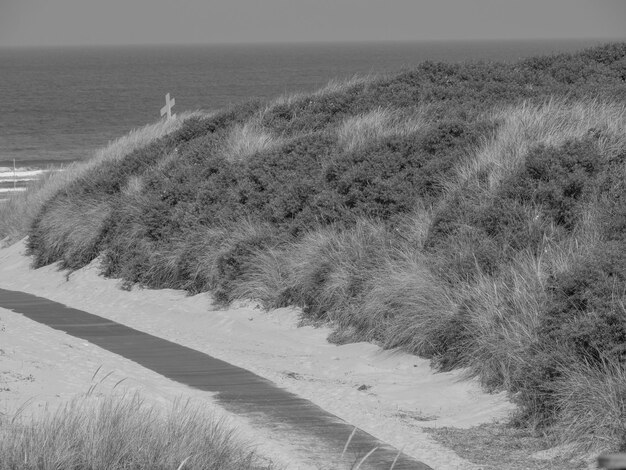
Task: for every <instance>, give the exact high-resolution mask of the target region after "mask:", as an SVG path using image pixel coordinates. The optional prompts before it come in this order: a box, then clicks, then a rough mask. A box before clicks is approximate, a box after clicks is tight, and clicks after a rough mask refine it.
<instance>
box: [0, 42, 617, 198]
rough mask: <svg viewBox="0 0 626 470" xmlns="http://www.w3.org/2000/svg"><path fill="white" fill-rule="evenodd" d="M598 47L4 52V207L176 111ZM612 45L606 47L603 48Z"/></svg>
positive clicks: (0, 104) (0, 181)
mask: <svg viewBox="0 0 626 470" xmlns="http://www.w3.org/2000/svg"><path fill="white" fill-rule="evenodd" d="M601 42H603V41H599V40H569V41H565V40H562V41H480V42H478V41H477V42H404V43H393V42H388V43H316V44H237V45H189V46H126V47H89V48H81V47H71V48H70V47H66V48H52V47H48V48H40V49H33V48H13V49H2V48H0V200H2V198H3V196H4V197H5V198H6V196H7V194H9V193H11V192H13V191H20V190H24V189H25V188H26V187H27V186H28V184H30V182H31V181H33V180H35V179H37V178H38V177H40V175H42V174H43V173H45V172H46V171H57V170H60V169H61V170H62V169H63V168H64V167H65V166H67V165H68V164H69V163H70V162H73V161H76V160H84V159H88V158H90V157H91V156H92V155H93V154H94V151H95V150H96V149H98V148H100V147H103V146H106V145H107V143H108V142H110V141H112V140H114V139H116V138H117V137H120V136H122V135H124V134H126V133H127V132H129V131H130V130H132V129H135V128H138V127H142V126H144V125H145V124H148V123H152V122H155V121H157V120H158V119H160V118H161V117H160V110H161V108H162V107H163V106H164V104H165V95H166V93H169V94H170V96H171V97H172V98H174V99H175V101H176V104H175V106H174V108H173V112H181V111H184V110H196V109H204V110H215V109H219V108H223V107H225V106H228V105H230V104H236V103H239V102H242V101H245V100H249V99H253V98H258V99H271V98H274V97H277V96H279V95H282V94H285V93H291V92H296V91H313V90H315V89H318V88H321V87H323V86H324V85H326V84H327V83H328V82H329V81H330V80H333V79H335V80H342V79H348V78H351V77H354V76H363V75H370V74H387V73H393V72H398V71H401V70H405V69H410V68H412V67H415V66H416V65H418V64H419V63H420V62H423V61H425V60H432V61H445V62H458V61H468V60H470V61H473V60H484V61H515V60H518V59H520V58H523V57H529V56H534V55H544V54H550V53H554V52H570V51H575V50H579V49H583V48H585V47H590V46H593V45H596V44H599V43H601ZM604 42H606V41H604Z"/></svg>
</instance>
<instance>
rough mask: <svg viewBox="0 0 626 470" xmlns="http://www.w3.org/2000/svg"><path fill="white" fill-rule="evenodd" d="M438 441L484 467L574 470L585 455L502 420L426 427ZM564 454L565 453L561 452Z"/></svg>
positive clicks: (582, 465)
mask: <svg viewBox="0 0 626 470" xmlns="http://www.w3.org/2000/svg"><path fill="white" fill-rule="evenodd" d="M426 431H428V433H429V434H430V436H431V437H432V438H433V439H434V440H436V441H437V442H439V443H441V444H443V445H444V446H446V447H448V448H450V449H452V450H453V451H454V452H456V453H457V454H458V455H459V456H460V457H462V458H464V459H467V460H469V461H470V462H472V463H474V464H476V465H477V466H479V468H481V469H483V470H501V469H507V470H575V469H580V470H582V469H586V468H590V467H589V466H588V461H587V459H584V460H583V459H581V458H573V459H572V458H571V456H570V455H568V452H567V450H568V449H565V450H566V452H564V453H563V452H560V449H558V448H552V445H553V444H554V443H553V442H551V441H549V440H548V439H547V438H546V437H545V436H544V435H537V434H533V433H531V432H529V431H528V430H525V429H518V428H513V427H509V426H505V425H501V424H484V425H482V426H477V427H473V428H470V429H456V428H445V427H444V428H426ZM562 454H565V455H562Z"/></svg>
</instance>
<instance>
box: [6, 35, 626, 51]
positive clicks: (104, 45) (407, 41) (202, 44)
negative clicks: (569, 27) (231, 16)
mask: <svg viewBox="0 0 626 470" xmlns="http://www.w3.org/2000/svg"><path fill="white" fill-rule="evenodd" d="M493 42H505V43H532V42H537V43H539V42H603V43H613V42H626V36H623V37H554V38H550V37H545V38H472V39H459V38H451V39H383V40H375V39H363V40H323V39H322V40H314V41H298V40H296V41H223V42H222V41H217V42H180V43H178V42H163V43H160V42H137V43H101V44H64V43H60V44H18V45H15V44H11V45H3V44H0V49H4V50H7V49H90V48H94V49H96V48H124V47H146V48H149V47H211V46H314V45H324V44H328V45H330V44H342V45H358V44H418V43H422V44H448V43H457V44H458V43H493Z"/></svg>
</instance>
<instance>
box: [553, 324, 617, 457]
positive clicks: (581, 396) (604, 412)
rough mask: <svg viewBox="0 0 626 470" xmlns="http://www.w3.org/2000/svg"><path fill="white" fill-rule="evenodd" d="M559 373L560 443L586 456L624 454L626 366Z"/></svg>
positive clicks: (608, 364) (606, 364)
mask: <svg viewBox="0 0 626 470" xmlns="http://www.w3.org/2000/svg"><path fill="white" fill-rule="evenodd" d="M624 313H626V312H624ZM562 372H563V375H562V377H561V378H560V379H559V380H558V382H557V384H556V386H555V393H556V400H557V406H558V410H559V434H560V440H561V441H564V442H574V443H576V444H577V446H578V448H580V449H582V450H584V451H587V452H589V451H601V450H604V449H607V448H609V449H614V450H617V451H621V452H626V366H625V365H624V364H623V363H622V364H620V363H618V362H616V361H614V360H610V359H605V360H603V361H602V362H601V364H600V365H599V366H598V365H596V364H592V363H589V362H582V363H579V364H578V365H577V367H575V368H571V367H569V368H566V369H564V370H563V371H562ZM583 436H584V437H585V438H584V439H581V437H583Z"/></svg>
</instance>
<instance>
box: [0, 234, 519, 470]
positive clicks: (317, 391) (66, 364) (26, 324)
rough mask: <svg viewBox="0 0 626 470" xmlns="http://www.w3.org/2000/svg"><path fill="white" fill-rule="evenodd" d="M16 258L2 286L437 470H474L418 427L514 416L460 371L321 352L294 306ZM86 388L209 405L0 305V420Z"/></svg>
mask: <svg viewBox="0 0 626 470" xmlns="http://www.w3.org/2000/svg"><path fill="white" fill-rule="evenodd" d="M24 251H25V248H24V242H23V241H22V242H19V243H16V244H14V245H12V246H10V247H7V248H2V249H0V287H2V288H6V289H12V290H21V291H24V292H28V293H31V294H35V295H39V296H42V297H47V298H49V299H51V300H55V301H57V302H61V303H64V304H66V305H69V306H71V307H74V308H78V309H81V310H85V311H87V312H90V313H94V314H96V315H100V316H102V317H105V318H109V319H111V320H114V321H116V322H119V323H123V324H125V325H128V326H130V327H133V328H136V329H139V330H142V331H145V332H147V333H150V334H152V335H155V336H159V337H162V338H165V339H168V340H170V341H174V342H177V343H180V344H183V345H185V346H188V347H191V348H193V349H196V350H199V351H202V352H205V353H207V354H210V355H211V356H214V357H217V358H219V359H222V360H225V361H227V362H230V363H232V364H234V365H237V366H240V367H244V368H246V369H249V370H250V371H252V372H254V373H256V374H258V375H260V376H262V377H265V378H267V379H269V380H271V381H273V382H275V383H276V384H278V385H279V386H280V387H283V388H285V389H287V390H289V391H291V392H294V393H296V394H298V395H300V396H302V397H303V398H306V399H309V400H311V401H312V402H314V403H315V404H317V405H319V406H321V407H322V408H324V409H326V410H328V411H329V412H331V413H334V414H336V415H337V416H339V417H341V418H343V419H344V420H346V421H348V422H350V423H351V424H353V425H356V426H358V427H359V428H361V429H363V430H365V431H367V432H369V433H370V434H372V435H374V436H375V437H377V438H379V439H381V440H383V441H385V442H388V443H389V444H391V445H393V446H395V447H397V448H398V449H403V450H404V452H405V453H406V454H408V455H411V456H413V457H415V458H417V459H419V460H421V461H423V462H425V463H426V464H428V465H430V466H432V467H434V468H437V469H456V468H463V469H467V468H477V467H476V466H473V465H472V464H471V463H469V462H467V461H465V460H463V459H461V458H460V457H458V456H457V455H456V454H455V453H454V452H452V451H451V450H449V449H446V448H444V447H443V446H441V445H440V444H438V443H436V442H435V441H434V440H432V439H431V438H430V437H429V435H428V434H427V433H426V432H425V431H423V430H422V428H423V427H439V426H453V427H464V428H466V427H470V426H474V425H479V424H482V423H490V422H494V421H504V420H506V418H507V416H508V415H509V414H510V413H511V412H512V411H513V410H514V406H513V405H512V404H511V403H510V402H509V401H508V400H507V398H506V396H505V394H504V393H498V394H487V393H484V392H483V391H482V390H481V388H480V386H479V384H478V383H477V382H476V381H475V380H464V379H463V371H462V370H457V371H453V372H446V373H435V372H434V371H433V370H431V368H430V366H429V361H427V360H425V359H420V358H418V357H415V356H412V355H409V354H406V353H403V352H401V351H395V350H391V351H383V350H381V349H380V348H379V347H378V346H376V345H373V344H369V343H354V344H346V345H342V346H337V345H334V344H330V343H328V342H327V341H326V338H327V336H328V335H329V333H330V332H331V330H330V329H329V328H327V327H320V328H315V327H312V326H304V327H298V323H299V311H298V309H296V308H282V309H276V310H272V311H270V312H266V311H263V310H262V309H260V308H258V306H257V305H256V304H255V303H253V302H241V303H237V304H235V305H232V306H231V307H230V308H228V309H221V308H217V307H215V306H214V305H213V303H212V300H211V297H210V295H208V294H199V295H195V296H187V295H186V294H185V293H184V292H181V291H176V290H171V289H163V290H148V289H140V288H134V289H132V290H131V291H124V290H121V289H120V283H119V281H116V280H112V279H104V278H102V277H100V276H99V275H98V262H97V261H95V262H93V263H92V264H90V265H89V266H87V267H86V268H83V269H81V270H79V271H77V272H74V273H72V274H71V275H69V276H68V275H67V273H66V272H62V271H59V270H58V268H57V267H56V266H48V267H44V268H41V269H38V270H32V269H30V267H29V263H30V259H29V258H28V257H26V256H24V254H23V253H24ZM96 371H97V374H96V375H95V377H94V373H96ZM107 374H110V375H108V376H107ZM105 376H106V378H105V379H104V380H103V381H102V382H101V383H99V381H101V380H102V379H103V378H104V377H105ZM120 381H122V382H121V383H120ZM96 383H97V384H98V385H97V390H98V392H99V393H102V394H105V393H109V392H110V391H111V390H112V389H113V388H114V387H115V392H116V393H118V392H120V391H124V392H126V393H128V392H134V391H138V392H139V393H141V394H142V395H144V396H146V397H147V399H150V400H155V401H156V402H160V403H169V402H171V401H173V400H174V399H175V398H176V397H180V396H185V397H192V398H193V399H194V400H196V399H197V400H204V401H205V402H206V403H207V406H210V407H214V408H215V404H214V402H213V401H212V400H211V394H209V393H205V392H200V391H197V390H193V389H191V388H189V387H187V386H184V385H182V384H178V383H176V382H173V381H171V380H168V379H166V378H164V377H162V376H160V375H159V374H156V373H155V372H152V371H150V370H147V369H144V368H143V367H141V366H139V365H138V364H136V363H134V362H132V361H130V360H127V359H124V358H122V357H120V356H117V355H115V354H113V353H110V352H108V351H105V350H103V349H101V348H99V347H97V346H94V345H92V344H90V343H88V342H86V341H84V340H79V339H77V338H74V337H72V336H69V335H67V334H65V333H62V332H59V331H55V330H52V329H50V328H48V327H45V326H43V325H41V324H38V323H36V322H33V321H31V320H28V319H26V318H24V317H22V316H21V315H19V314H16V313H13V312H11V311H9V310H6V309H0V413H7V414H11V413H14V412H15V411H16V410H18V409H20V407H23V405H24V404H26V405H27V406H26V407H25V409H24V411H23V412H24V413H36V412H37V410H40V409H44V408H45V407H55V406H58V405H59V404H61V403H63V402H64V401H65V400H68V399H70V398H71V397H73V396H75V395H76V394H80V393H85V392H86V391H87V390H88V389H89V387H90V386H92V385H94V384H96ZM118 383H119V385H117V386H116V384H118ZM216 412H217V413H222V412H220V411H219V410H217V411H216ZM222 414H224V413H222ZM228 419H229V420H230V421H231V422H232V423H233V424H234V425H235V426H236V427H237V429H238V431H239V432H240V433H241V434H242V436H243V437H245V438H246V439H249V440H252V441H254V442H255V443H256V445H257V446H258V450H259V452H261V453H262V454H264V455H266V456H268V457H269V458H270V459H272V460H273V461H275V462H278V463H281V464H286V465H287V466H288V468H294V469H295V468H315V465H314V464H312V463H311V462H310V460H309V459H307V456H304V455H296V454H295V453H294V452H293V449H290V447H289V443H288V442H280V443H279V442H276V440H275V439H272V436H270V435H267V434H260V433H258V432H255V429H254V428H253V427H252V426H251V425H250V424H249V423H248V422H246V420H245V419H243V418H240V417H236V416H232V415H229V417H228ZM346 438H347V436H346Z"/></svg>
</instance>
